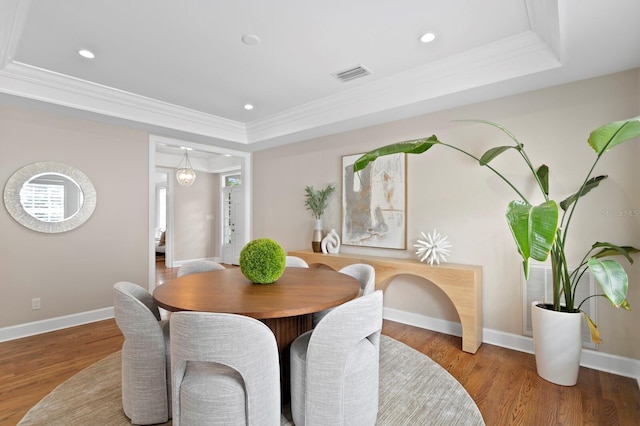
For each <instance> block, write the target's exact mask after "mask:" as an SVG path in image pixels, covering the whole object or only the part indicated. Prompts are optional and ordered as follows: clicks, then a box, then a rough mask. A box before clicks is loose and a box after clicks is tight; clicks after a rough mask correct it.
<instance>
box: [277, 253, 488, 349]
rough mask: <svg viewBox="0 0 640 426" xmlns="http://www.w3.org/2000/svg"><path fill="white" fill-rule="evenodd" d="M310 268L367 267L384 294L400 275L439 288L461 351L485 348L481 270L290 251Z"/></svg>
mask: <svg viewBox="0 0 640 426" xmlns="http://www.w3.org/2000/svg"><path fill="white" fill-rule="evenodd" d="M289 255H291V256H298V257H300V258H302V259H304V260H305V261H306V262H307V263H308V264H309V265H318V264H321V265H326V266H328V267H330V268H332V269H334V270H336V271H337V270H339V269H341V268H343V267H345V266H347V265H351V264H353V263H367V264H369V265H371V266H373V267H374V268H375V270H376V289H380V290H383V291H384V290H385V289H386V288H387V286H388V285H389V282H390V281H391V280H392V279H393V278H394V277H396V276H398V275H401V274H407V275H415V276H418V277H421V278H424V279H426V280H427V281H429V282H431V283H433V284H435V285H436V286H438V287H439V288H440V289H441V290H442V291H444V293H445V294H446V295H447V296H448V297H449V299H450V300H451V302H453V306H454V307H455V308H456V311H457V312H458V316H459V317H460V324H461V325H462V350H463V351H465V352H470V353H476V351H477V350H478V348H479V347H480V345H481V344H482V267H481V266H473V265H456V264H453V263H443V264H441V265H437V266H435V265H434V266H431V265H429V264H427V263H421V262H420V261H418V260H417V259H397V258H389V257H379V256H366V255H358V254H345V253H336V254H324V253H315V252H312V251H310V250H303V251H290V252H289Z"/></svg>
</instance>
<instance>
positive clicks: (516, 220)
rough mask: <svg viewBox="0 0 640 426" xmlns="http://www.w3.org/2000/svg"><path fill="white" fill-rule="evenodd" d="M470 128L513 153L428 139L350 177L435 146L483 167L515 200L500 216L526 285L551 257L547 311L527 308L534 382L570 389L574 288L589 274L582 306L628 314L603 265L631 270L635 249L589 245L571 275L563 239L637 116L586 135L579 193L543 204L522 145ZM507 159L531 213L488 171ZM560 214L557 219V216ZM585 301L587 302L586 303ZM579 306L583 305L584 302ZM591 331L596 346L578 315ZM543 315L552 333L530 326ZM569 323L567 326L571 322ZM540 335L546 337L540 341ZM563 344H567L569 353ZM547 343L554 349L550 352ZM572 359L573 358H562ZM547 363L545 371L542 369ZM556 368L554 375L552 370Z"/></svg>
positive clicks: (632, 131)
mask: <svg viewBox="0 0 640 426" xmlns="http://www.w3.org/2000/svg"><path fill="white" fill-rule="evenodd" d="M468 121H477V122H480V123H484V124H488V125H491V126H494V127H496V128H498V129H499V130H500V131H502V132H503V133H504V134H505V135H506V136H507V137H508V138H509V139H511V141H512V142H513V144H512V145H506V146H498V147H495V148H491V149H490V150H488V151H487V152H485V153H484V154H483V155H482V156H480V157H477V156H475V155H473V154H470V153H469V152H467V151H465V150H463V149H461V148H459V147H457V146H454V145H450V144H447V143H444V142H442V141H440V140H439V139H438V137H437V136H435V135H433V136H431V137H429V138H424V139H416V140H410V141H405V142H399V143H396V144H392V145H387V146H384V147H382V148H378V149H376V150H373V151H370V152H368V153H366V154H364V155H363V156H361V157H360V158H359V159H358V160H357V161H356V162H355V164H354V171H355V172H357V171H359V170H362V169H364V168H365V167H366V166H367V164H369V163H370V162H371V161H375V159H376V158H378V157H380V156H383V155H391V154H397V153H409V154H421V153H423V152H426V151H427V150H429V149H431V148H433V147H435V146H445V147H448V148H452V149H454V150H456V151H458V152H460V153H462V154H464V155H467V156H468V157H471V158H473V159H474V160H476V161H477V162H478V163H479V164H480V166H484V167H487V168H488V169H489V170H491V171H492V172H493V173H495V174H496V175H497V176H498V177H499V178H500V179H501V180H502V181H504V182H505V183H506V184H507V185H508V186H509V187H510V188H511V189H513V190H514V191H515V193H516V194H517V195H518V197H519V198H520V199H519V200H516V201H512V202H510V203H509V206H508V208H507V214H506V216H507V222H508V225H509V228H510V230H511V233H512V235H513V238H514V241H515V243H516V247H517V249H518V253H520V255H521V256H522V259H523V270H524V275H525V277H526V278H528V274H529V259H535V260H537V261H544V260H546V259H547V257H549V255H550V257H551V272H552V275H553V303H549V304H545V303H541V302H540V303H535V302H534V305H535V306H532V317H533V334H534V348H535V355H536V366H537V369H538V374H539V375H540V376H541V377H543V378H544V379H546V380H548V381H550V382H553V383H557V384H561V385H573V384H575V383H576V380H577V377H578V370H579V367H580V352H581V350H582V339H581V338H580V333H581V327H582V325H581V320H580V318H581V316H580V313H581V312H582V311H581V310H580V308H581V306H582V303H584V300H576V299H575V297H576V287H577V285H578V282H579V281H580V278H581V277H582V275H583V274H584V273H585V272H586V270H587V269H588V270H590V271H591V273H592V274H593V276H594V277H595V279H596V281H597V282H598V284H599V285H600V287H601V289H602V294H594V295H590V296H589V297H588V298H591V297H597V296H603V297H606V298H607V299H608V300H609V301H610V302H611V304H612V305H613V306H615V307H617V308H622V309H625V310H629V309H630V307H629V304H628V302H627V288H628V277H627V273H626V271H625V270H624V268H623V267H622V265H620V263H618V261H616V260H613V259H604V258H605V257H610V256H622V257H624V258H625V259H627V261H629V262H630V263H633V258H632V257H631V254H632V253H637V252H638V249H637V248H635V247H631V246H620V245H616V244H612V243H609V242H596V243H594V244H593V245H592V246H591V247H590V248H589V249H588V250H587V252H586V254H585V255H584V258H583V259H582V261H581V262H580V264H578V265H577V267H576V268H575V269H573V270H572V269H570V268H569V265H568V264H567V258H566V256H565V247H566V243H567V238H568V234H567V233H568V231H569V228H570V226H569V225H570V222H571V218H572V216H573V213H574V211H575V209H576V206H577V205H578V201H579V200H580V198H581V197H583V196H585V195H586V194H587V193H589V192H590V191H592V190H593V189H595V188H597V187H598V185H600V183H601V182H602V181H603V180H604V179H606V178H607V176H606V175H602V176H592V173H593V171H594V169H595V166H596V164H597V163H598V161H599V160H600V158H601V157H602V156H603V155H604V153H605V152H607V151H608V150H610V149H611V148H613V147H615V146H616V145H619V144H621V143H623V142H625V141H627V140H629V139H633V138H636V137H638V136H639V135H640V116H639V117H635V118H631V119H628V120H622V121H614V122H611V123H608V124H605V125H603V126H601V127H599V128H597V129H595V130H594V131H592V132H591V134H590V136H589V138H588V143H589V145H590V146H591V148H592V149H593V150H594V151H595V154H596V158H595V160H594V162H593V164H592V165H591V166H590V167H589V169H588V172H587V174H586V176H585V178H584V181H583V182H582V185H581V186H580V187H579V188H578V190H577V191H576V192H575V193H573V194H571V195H569V196H568V197H567V198H566V199H564V200H563V201H561V202H556V201H554V200H552V199H550V198H549V168H548V167H547V166H546V165H544V164H543V165H541V166H539V167H538V168H535V167H534V166H533V164H532V162H531V160H530V159H529V156H528V155H527V153H526V151H525V149H524V145H523V144H522V143H520V142H519V141H518V140H517V139H516V137H515V136H514V135H513V134H512V133H511V132H509V131H508V130H507V129H505V128H504V127H502V126H500V125H498V124H496V123H492V122H489V121H483V120H468ZM506 152H515V153H516V154H517V155H519V156H520V157H521V159H522V160H523V161H524V163H525V166H526V168H527V169H528V170H529V171H530V172H531V177H532V180H533V182H534V183H535V185H536V186H537V187H538V188H539V190H540V198H541V199H542V203H541V204H538V205H534V204H533V203H531V202H530V201H529V200H528V199H527V198H526V197H525V196H524V192H523V191H520V190H519V189H518V188H516V186H515V185H514V184H513V183H512V182H511V181H509V179H507V178H506V177H505V175H503V174H501V173H500V172H499V171H498V170H496V169H495V168H493V167H492V166H490V165H489V163H490V162H491V161H492V160H494V159H495V158H496V157H498V156H499V155H501V154H503V153H506ZM560 209H561V210H562V214H560ZM588 298H587V299H588ZM585 300H586V299H585ZM582 314H583V316H584V318H585V320H586V322H587V325H588V326H589V329H590V331H591V339H592V341H593V342H594V343H599V342H600V335H599V332H598V329H597V327H596V325H595V324H594V322H593V321H592V319H591V318H590V317H589V316H588V315H587V314H586V313H585V312H582ZM543 315H544V316H545V317H546V316H553V317H556V318H557V320H558V322H557V323H555V324H554V325H550V326H547V325H543V326H540V325H538V326H537V325H536V324H540V322H538V319H539V318H542V317H543ZM570 318H573V319H570ZM567 321H573V323H574V324H576V325H574V326H573V329H572V330H571V331H570V332H569V333H570V335H566V336H561V335H560V331H561V330H563V329H566V322H567ZM541 332H543V333H544V332H547V333H548V334H543V333H541ZM569 342H573V347H571V346H572V345H570V344H569ZM552 343H557V345H556V346H554V345H553V344H552ZM568 353H572V354H573V356H567V354H568ZM547 359H549V361H550V363H547V362H546V361H547ZM565 359H567V360H570V363H569V365H562V363H561V362H560V361H562V360H565ZM552 365H553V366H554V367H557V368H556V369H555V370H557V371H555V370H554V369H553V368H552Z"/></svg>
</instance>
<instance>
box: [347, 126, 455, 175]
mask: <svg viewBox="0 0 640 426" xmlns="http://www.w3.org/2000/svg"><path fill="white" fill-rule="evenodd" d="M439 143H442V142H440V141H439V140H438V137H437V136H436V135H433V136H430V137H428V138H425V139H414V140H410V141H404V142H398V143H394V144H391V145H386V146H383V147H381V148H378V149H374V150H373V151H369V152H367V153H366V154H364V155H362V156H361V157H360V158H358V159H357V160H356V162H355V163H353V171H354V172H357V171H360V170H362V169H364V168H365V167H367V164H369V163H371V162H372V161H375V159H376V158H378V157H382V156H385V155H392V154H401V153H405V154H422V153H423V152H425V151H426V150H428V149H429V148H431V147H432V146H434V145H437V144H439Z"/></svg>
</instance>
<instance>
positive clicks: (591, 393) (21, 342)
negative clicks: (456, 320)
mask: <svg viewBox="0 0 640 426" xmlns="http://www.w3.org/2000/svg"><path fill="white" fill-rule="evenodd" d="M175 269H177V268H174V271H165V272H162V273H161V274H160V275H158V281H163V280H166V279H168V277H171V276H172V274H175ZM382 332H383V333H384V334H386V335H388V336H390V337H393V338H394V339H396V340H399V341H401V342H403V343H405V344H407V345H409V346H411V347H413V348H415V349H416V350H418V351H420V352H422V353H424V354H426V355H428V356H429V357H431V358H432V359H433V360H434V361H436V362H437V363H438V364H440V365H441V366H442V367H444V368H445V369H446V370H447V371H449V373H451V374H452V375H453V376H454V377H455V378H456V379H457V380H458V381H459V382H460V383H461V384H462V385H463V386H464V387H465V389H466V390H467V392H469V394H470V395H471V397H472V398H473V399H474V400H475V402H476V403H477V404H478V407H479V408H480V412H481V413H482V416H483V417H484V420H485V422H486V424H487V425H536V426H537V425H622V426H627V425H637V424H640V389H639V388H638V382H637V381H636V380H634V379H631V378H627V377H621V376H616V375H613V374H608V373H603V372H599V371H597V370H591V369H587V368H581V369H580V374H579V377H578V384H577V385H576V386H572V387H563V386H557V385H553V384H551V383H548V382H546V381H544V380H543V379H541V378H540V377H538V375H537V374H536V370H535V361H534V358H533V355H530V354H525V353H522V352H517V351H512V350H509V349H505V348H500V347H497V346H492V345H488V344H483V345H482V346H481V347H480V349H479V350H478V352H477V353H476V354H475V355H472V354H468V353H466V352H462V350H461V349H460V348H461V344H462V342H461V339H460V338H459V337H455V336H449V335H445V334H440V333H436V332H433V331H429V330H423V329H420V328H416V327H411V326H408V325H404V324H400V323H395V322H391V321H385V322H384V325H383V329H382ZM122 342H123V338H122V335H121V334H120V331H119V329H118V327H117V325H116V324H115V321H113V320H106V321H100V322H95V323H92V324H87V325H82V326H78V327H73V328H69V329H65V330H60V331H55V332H51V333H46V334H42V335H38V336H32V337H26V338H23V339H18V340H14V341H9V342H4V343H0V425H2V426H5V425H7V426H8V425H15V424H16V423H17V422H18V421H19V420H20V419H21V418H22V417H23V416H24V414H25V413H26V412H27V410H28V409H29V408H31V407H32V406H33V405H34V404H36V403H37V402H38V401H39V400H40V399H41V398H42V397H44V396H45V395H47V394H48V393H49V392H51V391H52V390H53V389H54V388H55V387H56V386H57V385H59V384H60V383H62V382H63V381H65V380H66V379H68V378H69V377H71V376H72V375H74V374H75V373H77V372H79V371H80V370H82V369H83V368H85V367H87V366H89V365H91V364H93V363H94V362H96V361H98V360H100V359H102V358H104V357H105V356H107V355H109V354H111V353H113V352H115V351H117V350H119V349H120V348H121V346H122ZM97 379H98V378H97Z"/></svg>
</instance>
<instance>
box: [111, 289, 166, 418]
mask: <svg viewBox="0 0 640 426" xmlns="http://www.w3.org/2000/svg"><path fill="white" fill-rule="evenodd" d="M113 309H114V314H115V319H116V323H117V324H118V327H119V328H120V331H122V334H123V335H124V339H125V340H124V344H123V345H122V409H123V411H124V413H125V414H126V416H127V417H128V418H129V419H131V422H132V423H133V424H139V425H147V424H155V423H164V422H166V421H167V420H169V419H170V418H171V376H170V373H171V360H170V353H169V323H168V321H161V320H160V313H159V312H158V307H157V306H156V304H155V302H154V301H153V297H152V296H151V294H149V292H148V291H147V290H145V289H144V288H142V287H140V286H139V285H137V284H134V283H130V282H126V281H121V282H117V283H115V284H114V285H113Z"/></svg>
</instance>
